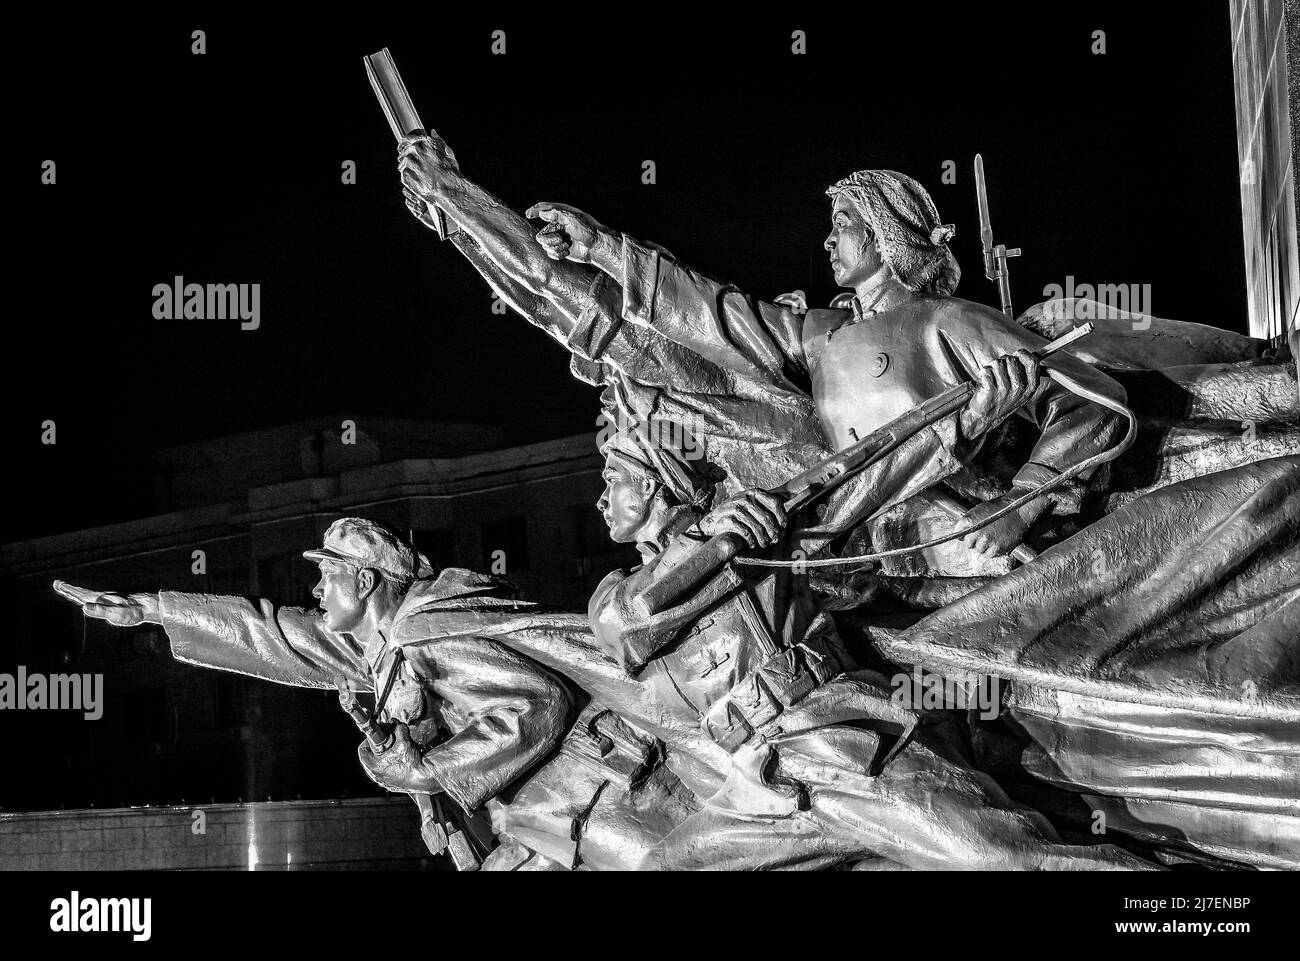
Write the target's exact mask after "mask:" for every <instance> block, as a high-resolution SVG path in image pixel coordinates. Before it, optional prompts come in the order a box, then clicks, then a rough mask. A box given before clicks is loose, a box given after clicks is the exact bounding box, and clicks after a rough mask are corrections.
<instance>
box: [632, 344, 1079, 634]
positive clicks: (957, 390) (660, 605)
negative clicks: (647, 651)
mask: <svg viewBox="0 0 1300 961" xmlns="http://www.w3.org/2000/svg"><path fill="white" fill-rule="evenodd" d="M1092 329H1093V325H1092V324H1091V323H1087V324H1081V325H1080V326H1078V327H1075V328H1074V329H1073V330H1072V331H1070V332H1069V333H1068V334H1065V335H1063V336H1061V337H1058V338H1057V339H1056V340H1053V341H1052V342H1050V343H1048V344H1044V345H1043V346H1042V347H1040V348H1038V349H1037V350H1035V351H1033V354H1034V356H1035V357H1037V358H1038V359H1040V360H1041V359H1043V358H1044V357H1047V356H1050V355H1051V354H1054V353H1055V352H1056V351H1058V350H1060V349H1061V348H1063V347H1068V346H1069V345H1070V344H1073V343H1074V342H1075V341H1076V340H1078V339H1079V338H1080V337H1085V336H1087V335H1088V334H1090V333H1092ZM974 393H975V384H974V382H973V381H969V380H966V381H963V382H962V383H960V384H958V385H956V386H955V387H950V388H948V389H947V390H945V391H944V392H943V393H942V394H939V395H937V396H935V397H931V398H930V399H929V400H927V401H926V402H925V403H923V404H921V405H920V406H919V407H914V408H912V410H909V411H908V412H907V413H905V414H901V415H899V416H898V417H896V418H894V419H893V420H891V421H890V422H889V423H888V424H885V425H884V426H883V427H880V428H879V429H877V430H874V431H872V432H871V433H870V434H868V435H867V436H866V437H864V438H862V439H861V440H859V441H858V442H857V443H856V444H853V445H852V446H850V447H846V448H845V449H844V450H842V451H840V452H839V453H838V454H834V455H832V456H831V457H828V458H826V459H825V460H823V461H821V462H820V463H818V464H816V465H815V466H813V467H811V468H809V469H808V470H806V471H804V472H803V473H802V474H799V475H797V476H795V477H792V478H790V479H789V480H788V481H786V482H785V483H784V484H781V485H779V486H777V487H773V488H771V490H770V493H772V494H775V495H777V496H778V497H781V498H783V499H784V506H785V510H786V513H787V514H793V513H794V512H796V511H798V510H801V509H802V508H804V507H807V506H808V505H809V504H811V503H812V502H813V501H815V500H817V499H818V498H819V497H822V496H824V495H826V494H828V493H830V492H831V491H832V490H834V489H835V488H836V487H839V486H840V485H841V484H842V483H844V482H845V481H846V480H848V479H849V478H850V477H852V476H853V475H855V474H858V473H860V472H861V471H863V470H866V469H867V468H868V467H870V466H871V465H872V464H875V463H877V462H878V461H880V460H882V459H883V458H884V457H886V456H887V455H889V454H890V453H892V452H893V451H895V450H897V449H898V448H899V447H901V446H902V445H903V443H904V442H905V441H907V440H908V439H909V438H911V437H913V436H915V435H916V434H917V433H919V432H920V431H922V430H924V429H925V428H926V427H929V426H930V425H931V424H934V423H937V422H938V421H940V420H942V419H943V418H945V417H947V416H948V415H949V414H951V413H953V412H954V411H957V410H960V409H961V408H962V407H964V406H965V405H966V403H967V401H969V400H970V399H971V397H972V395H973V394H974ZM745 546H746V545H745V542H744V540H742V539H741V538H740V537H739V536H738V535H736V534H718V535H717V536H715V537H712V538H710V539H709V540H708V541H706V542H705V543H704V544H702V545H701V546H700V547H699V548H698V549H696V550H694V551H692V553H691V554H690V555H688V556H687V557H685V558H684V559H683V560H682V562H681V563H680V564H679V565H678V566H677V567H675V568H673V569H672V570H671V571H669V572H668V573H667V574H665V575H664V576H663V577H662V578H660V579H659V580H657V581H655V582H654V583H653V584H651V585H650V586H649V587H647V588H646V589H645V590H644V591H642V592H641V594H640V595H639V603H640V604H642V605H644V608H645V610H646V612H647V613H649V614H658V613H660V612H661V611H664V610H667V609H668V608H669V607H671V606H673V604H676V603H678V602H679V601H680V600H681V598H682V597H684V596H685V595H686V594H688V593H689V592H690V591H691V590H693V589H694V588H695V587H696V586H697V585H698V584H700V583H701V582H702V581H704V580H705V579H706V578H708V577H711V576H712V575H713V574H715V573H717V572H718V571H719V570H721V569H722V568H723V567H724V566H725V565H726V564H727V563H729V562H730V561H731V560H732V559H733V558H735V557H736V556H737V555H739V553H740V552H741V551H742V550H743V549H744V548H745Z"/></svg>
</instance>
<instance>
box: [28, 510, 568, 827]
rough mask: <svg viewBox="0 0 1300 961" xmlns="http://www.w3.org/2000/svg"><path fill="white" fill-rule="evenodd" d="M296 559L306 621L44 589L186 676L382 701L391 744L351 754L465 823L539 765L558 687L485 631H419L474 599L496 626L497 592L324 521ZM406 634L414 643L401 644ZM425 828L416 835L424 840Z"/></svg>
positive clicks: (215, 604) (490, 582) (559, 700)
mask: <svg viewBox="0 0 1300 961" xmlns="http://www.w3.org/2000/svg"><path fill="white" fill-rule="evenodd" d="M303 556H304V557H306V558H307V559H309V560H313V561H315V562H316V563H317V564H318V565H319V568H320V581H319V582H318V583H317V584H316V586H315V588H314V589H313V591H312V593H313V594H314V595H315V596H316V597H318V598H319V599H320V610H319V611H308V610H305V609H302V608H296V607H280V606H278V605H276V604H275V603H274V602H273V601H270V600H250V599H248V598H244V597H222V596H215V595H208V594H187V593H180V592H175V591H162V592H160V593H158V594H131V595H121V594H114V593H106V592H99V591H93V590H87V589H86V588H82V587H75V586H73V585H71V584H68V583H65V582H62V581H55V582H54V588H55V590H56V591H58V592H59V593H60V594H62V595H63V596H64V597H66V598H68V599H69V600H71V601H73V602H75V603H77V604H79V605H81V609H82V610H83V611H84V612H85V613H86V614H87V615H89V616H91V617H97V618H101V619H103V620H106V621H108V622H110V623H112V624H116V625H118V626H121V627H131V626H135V625H138V624H143V623H151V624H160V625H162V627H163V628H164V629H165V630H166V632H167V635H168V638H169V639H170V641H171V650H172V654H173V656H174V657H176V659H177V660H180V661H184V662H186V663H189V664H197V665H199V666H202V667H211V668H216V669H218V670H224V671H233V672H235V673H238V674H246V675H249V676H252V677H260V678H264V679H266V680H269V681H276V682H278V683H281V684H292V685H294V686H297V687H310V688H330V687H333V686H334V685H335V679H336V678H338V677H339V676H340V675H341V676H342V677H343V678H346V680H347V682H348V685H349V687H350V688H351V689H352V690H355V691H364V692H374V693H376V694H378V693H379V692H381V691H386V692H387V696H386V699H385V701H384V703H383V706H382V710H381V712H380V716H379V717H378V720H379V721H380V722H381V723H385V724H392V725H393V733H392V738H391V743H390V744H389V745H388V746H387V747H386V749H385V750H383V751H376V750H375V749H374V748H373V747H372V745H371V743H370V742H369V741H362V743H361V745H360V746H359V748H358V755H359V757H360V759H361V762H362V764H363V766H364V767H365V768H366V770H367V773H368V774H369V775H370V777H371V778H372V780H375V781H376V783H380V784H381V785H382V784H383V780H384V776H385V772H386V771H388V770H390V769H392V768H393V767H394V766H396V765H400V766H402V767H409V766H411V765H413V764H418V765H420V766H421V767H422V769H423V770H424V771H425V772H426V773H427V776H426V777H425V779H424V782H423V787H424V790H423V792H422V793H426V794H433V793H440V794H443V795H445V796H446V797H447V798H450V799H451V800H453V801H454V802H455V803H456V804H458V805H459V806H460V807H461V808H462V809H463V810H464V811H465V812H467V813H473V812H475V811H477V810H478V809H479V808H481V807H482V806H483V805H484V804H485V802H487V801H488V800H489V799H491V798H493V797H495V796H496V795H498V794H499V793H500V792H501V791H502V790H503V789H505V788H506V787H507V785H509V784H510V783H511V782H512V781H515V780H516V779H518V778H520V777H521V776H522V775H524V774H525V773H527V772H528V771H529V770H530V769H532V768H534V767H536V766H537V765H539V764H540V763H542V762H543V761H544V759H545V758H546V757H547V756H548V755H550V754H551V753H553V751H554V749H555V748H556V746H557V745H558V744H559V742H560V740H561V738H562V736H563V735H564V733H565V731H566V729H567V728H568V726H569V722H570V720H571V709H572V706H573V700H572V697H571V695H570V693H569V691H568V689H567V687H566V685H565V684H564V682H562V681H561V680H560V679H559V678H557V677H556V676H554V675H553V674H552V673H551V672H550V671H548V670H546V669H545V668H543V667H541V666H540V665H539V664H537V663H535V662H534V661H532V660H530V659H529V658H527V657H525V656H523V655H521V654H519V653H517V652H515V651H514V650H511V649H510V648H508V647H506V646H504V645H502V644H501V643H499V642H498V641H496V640H494V639H492V638H491V637H490V636H485V635H487V634H488V633H489V631H488V629H487V628H486V627H485V628H481V629H480V631H479V633H477V634H474V633H454V634H447V633H443V634H439V635H438V636H436V637H432V636H429V635H430V634H431V632H430V631H429V629H428V627H427V626H426V625H427V624H429V623H430V621H431V620H432V621H433V622H436V621H437V619H438V616H439V611H440V609H443V608H455V607H456V606H457V605H458V603H461V602H464V601H466V600H469V599H472V600H473V602H474V603H475V604H476V605H481V602H482V599H483V598H485V597H495V598H498V599H500V601H501V606H500V608H498V610H500V612H501V616H503V617H506V616H509V614H510V613H511V612H512V605H511V603H510V601H509V600H508V599H509V597H510V596H512V591H511V590H510V589H509V585H507V584H506V583H505V582H503V581H501V580H500V579H499V578H493V577H489V576H486V575H482V574H476V573H474V572H472V571H468V570H462V569H458V568H448V569H446V570H443V571H442V572H441V573H438V574H436V575H435V574H434V572H433V571H432V569H431V568H430V567H429V565H428V562H427V561H426V560H425V559H424V558H423V557H422V556H421V555H420V554H419V553H418V552H417V551H416V550H415V549H414V548H413V547H412V546H411V545H410V544H409V543H407V541H406V540H405V539H404V538H403V537H402V536H401V535H400V534H398V533H396V532H395V531H393V530H391V529H390V528H388V527H386V526H385V525H383V524H380V523H377V522H375V521H372V520H367V519H365V518H359V517H344V518H340V519H339V520H337V521H335V522H334V523H333V524H331V525H330V527H329V529H328V530H327V531H326V532H325V537H324V543H323V545H322V546H321V547H320V548H318V549H315V550H309V551H307V552H305V553H304V555H303ZM425 615H430V616H425ZM412 626H414V627H415V628H416V630H415V633H416V634H419V633H424V634H425V635H426V636H425V637H423V638H421V637H418V636H416V637H412V636H411V635H412V630H411V629H410V628H411V627H412ZM399 637H400V638H401V639H402V644H401V645H400V646H399V645H398V644H396V643H395V640H396V639H397V638H399ZM399 651H400V652H401V654H402V655H403V659H402V662H401V663H400V664H398V663H397V661H398V652H399ZM395 668H396V669H395ZM426 821H427V818H426ZM436 827H437V826H435V825H430V824H428V823H425V824H423V825H422V832H423V833H425V836H426V840H427V839H428V836H429V831H430V830H431V829H434V830H436Z"/></svg>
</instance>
